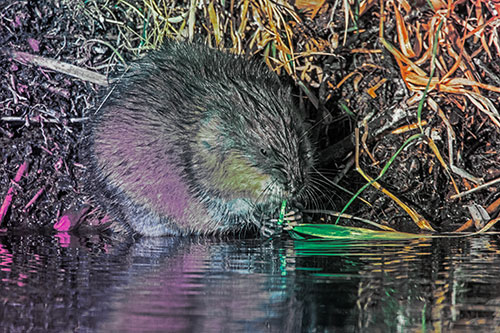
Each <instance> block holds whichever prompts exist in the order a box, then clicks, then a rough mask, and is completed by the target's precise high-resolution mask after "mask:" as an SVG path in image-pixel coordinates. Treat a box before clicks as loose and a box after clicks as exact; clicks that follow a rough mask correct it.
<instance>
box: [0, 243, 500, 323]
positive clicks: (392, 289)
mask: <svg viewBox="0 0 500 333" xmlns="http://www.w3.org/2000/svg"><path fill="white" fill-rule="evenodd" d="M499 254H500V244H499V238H498V236H480V237H474V238H467V239H463V238H462V239H457V238H454V239H433V240H429V239H427V240H412V241H391V242H380V241H379V242H339V241H337V242H313V243H311V242H300V241H293V240H281V241H280V240H275V241H271V242H265V243H262V242H260V241H256V240H220V239H179V238H157V239H142V240H139V241H138V242H136V243H134V244H123V243H119V242H115V243H114V242H109V241H104V240H103V239H100V238H99V237H96V236H94V237H93V238H81V239H79V238H76V237H74V236H71V237H67V238H64V239H63V238H61V237H60V236H58V237H56V236H39V235H28V236H27V235H24V236H15V235H5V234H4V235H0V281H1V285H0V326H1V328H0V331H2V332H27V331H32V332H52V331H53V332H59V331H64V332H67V331H78V332H88V331H90V332H94V331H97V332H136V331H141V332H145V331H157V332H189V331H191V332H310V331H317V332H325V331H328V332H356V331H360V332H411V331H443V332H446V331H453V332H460V331H473V330H478V331H489V332H493V331H495V330H498V329H497V328H496V327H497V326H498V325H499V318H500V288H499V287H500V286H499V284H500V256H499Z"/></svg>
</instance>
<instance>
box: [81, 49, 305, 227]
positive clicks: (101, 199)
mask: <svg viewBox="0 0 500 333" xmlns="http://www.w3.org/2000/svg"><path fill="white" fill-rule="evenodd" d="M85 154H86V155H85V156H86V157H85V158H86V159H87V161H86V162H87V164H88V174H87V179H86V181H85V182H86V187H87V189H88V191H90V192H91V194H92V196H94V197H95V198H96V199H97V202H98V203H99V204H101V205H102V206H104V208H105V209H106V210H107V211H108V213H109V214H110V215H111V216H112V217H113V219H114V220H116V221H117V222H118V223H120V224H122V225H124V226H126V229H129V230H132V231H134V232H135V233H138V234H141V235H149V236H160V235H187V234H220V233H226V232H239V231H242V230H248V229H251V228H255V229H259V228H260V227H261V226H262V225H263V221H264V220H266V219H269V218H271V217H273V214H275V212H276V211H277V210H278V208H279V206H280V204H281V202H282V199H284V198H288V199H290V198H302V197H304V196H305V195H306V194H307V186H308V184H309V173H310V170H311V167H312V153H311V144H310V141H309V138H308V136H307V134H306V132H305V130H304V127H303V119H302V117H301V115H300V113H299V112H298V111H297V110H296V108H295V107H294V105H293V104H292V98H291V94H290V87H289V86H287V85H285V84H283V83H282V82H281V81H280V79H279V78H278V76H277V75H276V74H274V73H273V72H271V71H270V70H269V69H268V68H267V67H266V66H265V65H264V64H263V63H262V62H261V61H257V60H249V59H246V58H243V57H241V56H235V55H231V54H227V53H223V52H221V51H217V50H213V49H210V48H208V47H206V46H203V45H200V44H191V43H177V42H168V43H166V44H165V45H164V46H163V47H162V48H161V49H159V50H157V51H154V52H152V53H150V54H149V55H147V56H146V57H144V58H143V59H141V60H139V61H137V62H136V63H134V64H133V65H132V67H131V68H130V69H129V70H128V71H127V72H126V73H125V74H124V75H123V76H122V77H121V78H120V80H119V82H118V83H116V84H115V85H114V86H112V87H111V88H110V93H109V94H108V96H107V98H106V99H105V100H104V102H103V104H102V106H101V107H100V108H99V109H98V110H97V111H96V112H95V114H94V115H92V120H91V123H90V126H89V129H88V132H87V147H86V153H85ZM274 217H276V216H275V215H274Z"/></svg>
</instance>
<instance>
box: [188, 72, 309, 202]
mask: <svg viewBox="0 0 500 333" xmlns="http://www.w3.org/2000/svg"><path fill="white" fill-rule="evenodd" d="M266 70H267V69H266ZM259 79H261V80H264V81H265V82H258V84H255V85H252V84H251V82H252V81H246V82H239V81H235V80H232V81H230V84H227V81H226V86H225V87H223V89H221V90H220V91H224V92H225V93H224V94H221V95H215V96H212V97H211V98H210V99H209V102H208V103H207V104H206V105H205V107H204V111H203V112H204V113H205V114H206V116H205V118H204V120H203V121H202V122H201V123H200V128H199V131H198V137H197V138H196V140H195V147H193V162H195V163H196V164H197V168H196V171H197V172H200V173H201V174H199V175H197V176H195V177H196V178H197V179H198V182H199V183H201V184H203V187H204V188H205V189H206V190H207V192H210V194H211V195H213V196H215V197H218V198H220V199H221V200H223V201H225V202H231V201H232V200H245V201H247V202H249V203H250V204H251V205H253V207H259V206H261V207H266V208H265V209H266V210H268V209H270V208H272V207H274V208H278V207H279V205H280V203H281V201H282V200H283V199H288V200H290V199H293V200H298V201H299V202H302V201H303V199H305V196H306V195H307V194H308V191H307V187H308V185H309V177H310V173H311V168H312V163H313V158H312V148H311V143H310V139H309V137H308V135H307V133H306V131H305V129H304V120H303V118H302V116H301V114H300V113H299V112H298V111H297V110H296V109H295V107H294V105H293V104H292V100H291V94H290V89H289V88H288V87H286V86H283V84H281V82H279V81H278V78H277V77H276V76H275V75H274V74H269V75H267V76H266V77H260V78H259ZM262 87H266V88H267V89H262ZM216 90H219V89H216ZM205 101H206V99H205Z"/></svg>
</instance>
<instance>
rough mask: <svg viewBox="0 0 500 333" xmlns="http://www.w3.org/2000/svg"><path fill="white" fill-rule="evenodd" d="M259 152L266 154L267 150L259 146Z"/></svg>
mask: <svg viewBox="0 0 500 333" xmlns="http://www.w3.org/2000/svg"><path fill="white" fill-rule="evenodd" d="M260 153H261V154H262V156H267V150H265V149H264V148H260Z"/></svg>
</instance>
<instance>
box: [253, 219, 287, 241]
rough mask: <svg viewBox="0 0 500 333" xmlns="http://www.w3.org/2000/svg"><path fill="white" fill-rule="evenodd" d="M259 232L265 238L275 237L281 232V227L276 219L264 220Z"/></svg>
mask: <svg viewBox="0 0 500 333" xmlns="http://www.w3.org/2000/svg"><path fill="white" fill-rule="evenodd" d="M259 232H260V235H261V236H262V237H265V238H269V237H273V236H277V235H279V234H281V233H282V232H283V225H281V224H278V220H276V219H270V220H266V221H264V222H263V223H262V224H261V226H260V229H259Z"/></svg>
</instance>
